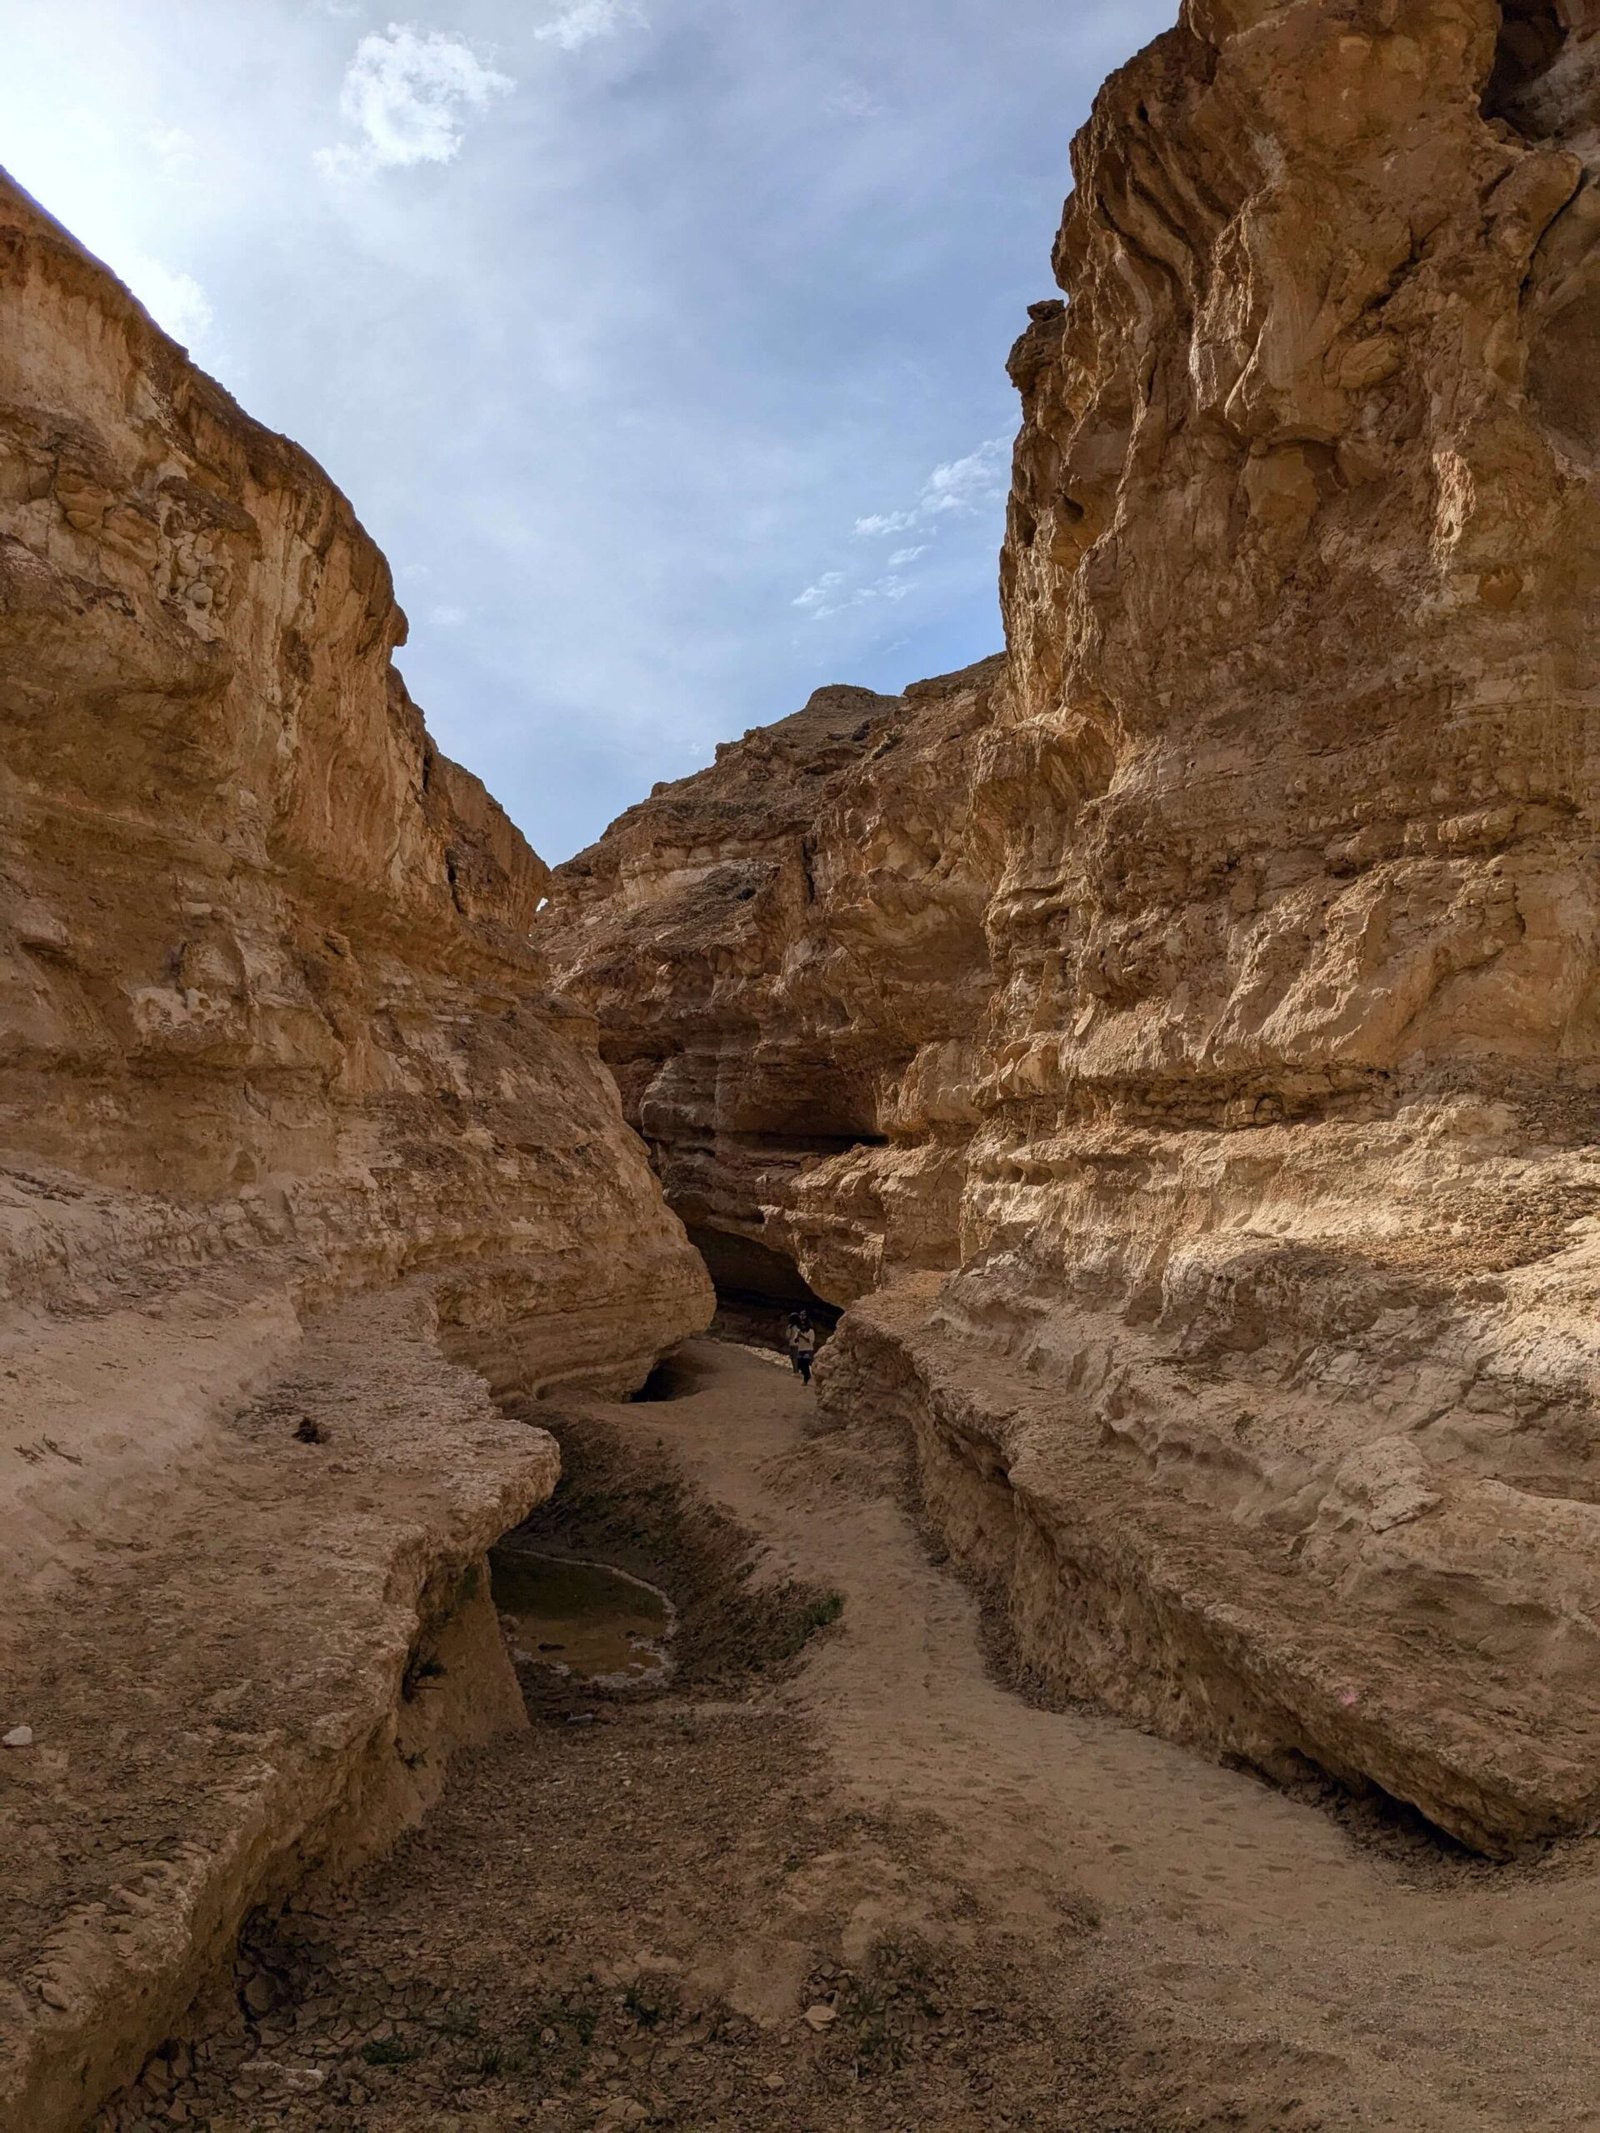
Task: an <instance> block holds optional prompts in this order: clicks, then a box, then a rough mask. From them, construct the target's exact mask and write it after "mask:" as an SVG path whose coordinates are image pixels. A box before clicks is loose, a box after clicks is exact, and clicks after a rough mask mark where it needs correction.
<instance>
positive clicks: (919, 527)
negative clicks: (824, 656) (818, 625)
mask: <svg viewBox="0 0 1600 2133" xmlns="http://www.w3.org/2000/svg"><path fill="white" fill-rule="evenodd" d="M1010 467H1011V440H1010V439H1009V438H1008V437H986V438H985V439H984V441H983V443H982V444H980V445H976V446H975V447H974V448H973V450H972V451H970V452H968V453H966V454H965V456H964V457H963V458H960V459H949V460H945V461H944V462H943V463H942V464H941V465H939V466H936V467H935V468H934V470H933V472H932V473H931V474H930V475H929V476H928V478H927V480H926V481H925V482H924V483H923V484H922V493H921V494H920V495H919V496H918V498H917V500H916V502H915V503H914V504H913V505H912V506H911V508H910V509H909V510H906V511H874V512H872V513H870V514H869V515H868V516H867V517H866V518H858V519H857V520H856V522H855V534H856V538H857V539H858V540H867V541H873V540H881V539H882V538H883V537H884V536H885V535H886V534H891V533H909V532H911V531H912V530H913V529H915V530H916V531H918V532H923V533H927V534H928V535H929V536H930V539H931V536H932V535H933V534H935V533H937V532H938V530H939V528H940V526H941V525H942V524H943V523H944V521H945V520H946V519H947V518H951V517H970V516H971V515H972V514H973V513H974V512H977V511H981V510H983V509H984V508H985V507H986V506H988V505H990V504H995V503H998V502H999V500H1000V498H1001V497H1002V496H1004V494H1005V492H1006V486H1007V482H1008V480H1009V478H1010ZM929 546H930V541H916V542H913V543H911V544H910V545H909V546H907V547H905V548H896V549H895V550H894V552H893V553H892V554H891V556H890V557H889V567H888V572H887V574H886V575H885V576H883V577H881V578H878V579H876V580H874V581H873V582H872V583H870V584H865V585H857V586H856V587H855V588H854V590H853V591H850V592H845V591H842V590H841V587H842V586H843V585H844V582H845V573H844V572H843V571H840V570H830V571H828V572H826V573H825V574H824V575H823V576H822V577H820V578H818V580H817V582H816V584H815V585H808V586H807V587H806V589H805V591H804V592H803V593H802V594H801V595H800V597H799V599H797V600H796V601H795V603H794V604H795V606H796V607H802V608H805V609H806V610H807V612H808V613H809V614H810V616H811V619H812V620H813V621H814V622H821V621H823V620H824V619H825V618H826V617H827V616H829V615H839V614H843V613H844V611H845V609H846V608H851V607H862V606H864V605H865V604H866V603H867V602H869V601H872V600H904V599H905V598H906V596H907V595H908V594H909V593H911V592H913V591H915V589H916V588H915V585H914V583H913V581H912V580H910V579H908V578H902V577H899V576H897V575H896V573H897V572H898V571H900V570H901V569H903V568H904V566H905V565H906V564H907V563H914V562H915V561H916V560H917V558H918V556H923V555H926V554H927V553H928V549H929Z"/></svg>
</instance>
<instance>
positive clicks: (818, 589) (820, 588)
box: [793, 570, 844, 615]
mask: <svg viewBox="0 0 1600 2133" xmlns="http://www.w3.org/2000/svg"><path fill="white" fill-rule="evenodd" d="M843 583H844V572H843V571H842V570H825V571H824V572H823V574H822V576H821V577H820V578H818V580H817V582H816V584H815V585H808V586H807V587H806V589H805V591H804V592H803V593H797V594H796V595H795V599H794V603H793V604H794V605H795V606H796V607H808V608H810V609H811V611H812V613H813V614H824V615H831V614H833V613H834V611H835V606H834V594H835V593H836V592H837V591H838V589H839V587H840V586H841V585H842V584H843Z"/></svg>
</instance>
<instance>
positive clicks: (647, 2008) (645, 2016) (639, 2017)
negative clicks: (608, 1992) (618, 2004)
mask: <svg viewBox="0 0 1600 2133" xmlns="http://www.w3.org/2000/svg"><path fill="white" fill-rule="evenodd" d="M682 1997H683V1996H682V1994H681V1993H680V1991H679V1989H678V1987H677V1985H676V1984H675V1983H674V1982H673V1981H672V1979H671V1978H665V1977H651V1976H645V1977H641V1978H636V1979H635V1980H634V1982H633V1983H632V1984H631V1985H630V1986H629V1987H628V1988H627V1990H626V1991H625V1992H624V1993H623V1995H622V2011H623V2013H624V2014H625V2015H627V2016H628V2018H629V2020H630V2021H633V2022H637V2023H638V2025H639V2027H640V2028H641V2029H659V2028H660V2026H661V2024H662V2023H663V2022H670V2021H671V2020H672V2019H673V2017H674V2016H675V2015H676V2014H677V2013H678V2012H679V2010H680V2008H681V2005H682Z"/></svg>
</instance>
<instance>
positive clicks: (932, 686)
mask: <svg viewBox="0 0 1600 2133" xmlns="http://www.w3.org/2000/svg"><path fill="white" fill-rule="evenodd" d="M997 673H998V662H997V661H990V662H988V663H987V664H986V665H984V666H980V667H975V668H973V669H972V670H971V671H970V672H968V673H965V674H957V675H951V676H949V677H948V678H947V679H945V680H943V681H938V682H930V683H925V684H923V685H922V686H920V687H918V688H915V689H912V690H911V691H909V692H908V693H907V695H906V696H905V697H903V698H902V697H890V696H875V695H873V694H872V692H871V691H870V690H867V689H849V688H834V689H819V690H818V691H817V693H816V695H815V696H814V697H813V698H812V700H811V702H810V703H809V704H808V705H807V706H806V708H805V710H804V711H800V712H797V713H796V714H795V716H794V717H793V718H788V719H784V720H783V721H782V722H781V723H779V724H778V725H775V726H770V727H766V728H758V729H757V730H756V731H754V732H752V733H749V734H747V735H746V736H745V738H744V739H743V740H742V741H740V742H737V743H735V744H733V745H731V746H728V747H725V748H720V749H719V750H718V751H717V757H718V760H717V762H716V764H715V765H714V767H713V768H712V769H710V770H708V771H706V772H704V773H703V774H702V775H701V776H699V777H694V778H686V779H682V780H680V781H679V782H678V783H677V784H674V785H669V786H663V787H658V788H657V791H656V794H655V796H654V797H653V798H651V799H650V800H647V801H645V802H644V803H643V804H642V805H641V806H638V807H635V808H633V809H631V810H630V811H629V812H628V813H627V814H625V815H623V816H622V817H621V818H620V820H618V821H617V822H616V823H615V824H613V826H612V827H611V829H610V830H608V831H607V833H606V835H605V837H604V838H603V839H602V840H601V842H600V843H599V844H597V845H595V846H594V847H592V849H591V850H589V851H587V852H584V853H581V854H580V855H579V857H578V858H576V859H574V860H571V861H569V863H568V864H567V865H566V866H565V867H563V868H561V869H560V870H559V873H558V875H557V877H556V879H555V881H554V883H553V884H552V899H551V906H550V909H549V911H548V912H547V913H546V914H544V915H543V917H542V918H541V921H540V933H539V938H540V940H541V942H542V943H543V944H544V945H545V947H546V949H547V952H548V953H549V954H550V955H551V957H552V959H553V960H555V961H556V962H557V963H559V964H561V965H563V966H564V967H565V968H566V970H567V971H568V974H569V983H570V984H571V986H572V988H573V990H574V991H576V992H577V993H579V994H580V995H581V997H582V998H583V1000H584V1001H585V1003H586V1004H587V1005H589V1006H591V1007H592V1008H593V1009H594V1011H595V1013H596V1015H597V1017H598V1019H599V1022H600V1028H601V1048H602V1051H603V1054H604V1056H605V1059H606V1061H607V1063H608V1064H609V1065H610V1066H611V1067H612V1069H613V1071H614V1072H615V1073H616V1076H617V1079H618V1081H619V1083H620V1084H621V1087H622V1091H623V1097H624V1102H625V1104H626V1106H627V1109H628V1114H629V1117H630V1118H631V1119H632V1120H633V1121H634V1123H635V1124H636V1125H637V1126H638V1128H639V1130H640V1131H641V1132H642V1133H643V1134H644V1135H645V1137H646V1139H647V1140H648V1141H649V1143H650V1146H651V1149H652V1151H653V1153H654V1155H655V1159H656V1164H657V1168H658V1169H659V1171H660V1174H661V1177H662V1179H663V1181H664V1182H665V1184H666V1188H667V1192H668V1196H669V1198H670V1200H671V1202H672V1205H673V1206H674V1207H675V1208H676V1209H677V1211H678V1212H679V1214H681V1215H682V1216H683V1219H684V1220H685V1222H687V1223H688V1224H689V1226H690V1230H691V1232H692V1234H693V1235H694V1236H695V1238H696V1240H697V1242H699V1243H700V1244H701V1246H702V1249H704V1250H705V1251H706V1253H707V1256H708V1258H709V1259H710V1260H711V1262H712V1265H713V1267H714V1270H715V1271H716V1272H717V1273H718V1274H719V1276H720V1277H721V1278H723V1279H724V1280H725V1281H726V1282H727V1283H728V1284H730V1285H732V1286H739V1285H741V1284H743V1285H745V1286H748V1287H750V1288H753V1289H755V1290H757V1291H764V1292H766V1293H770V1294H787V1293H791V1292H792V1293H794V1294H797V1295H803V1294H804V1293H805V1288H804V1285H803V1284H802V1283H801V1282H800V1281H799V1280H798V1278H797V1274H798V1271H799V1270H801V1269H803V1272H804V1275H805V1278H806V1280H807V1281H809V1282H811V1283H813V1284H814V1285H815V1287H816V1289H817V1290H819V1291H821V1292H823V1293H825V1294H826V1295H827V1296H829V1297H830V1298H832V1299H833V1300H835V1301H836V1302H840V1303H843V1302H848V1301H849V1300H850V1299H851V1298H852V1297H855V1296H857V1295H860V1294H862V1293H864V1292H865V1291H866V1290H868V1289H871V1288H873V1287H874V1286H876V1285H877V1283H878V1282H879V1281H880V1280H881V1279H882V1278H883V1273H884V1267H885V1262H886V1255H887V1259H888V1261H889V1262H891V1263H904V1264H906V1265H908V1266H910V1267H930V1266H941V1265H948V1264H950V1263H951V1262H952V1259H953V1257H954V1254H955V1250H956V1219H957V1204H958V1200H959V1181H958V1179H957V1178H956V1177H955V1176H954V1174H953V1172H952V1171H951V1167H950V1162H949V1160H948V1159H947V1158H948V1154H949V1152H950V1151H951V1150H954V1149H958V1148H959V1146H960V1145H961V1142H962V1140H963V1138H964V1135H965V1132H966V1130H967V1129H968V1128H969V1126H970V1122H971V1118H972V1115H973V1114H972V1112H971V1107H970V1104H969V1103H968V1101H967V1098H966V1095H965V1090H964V1070H963V1067H962V1065H961V1064H960V1063H952V1061H951V1060H950V1059H949V1058H948V1057H947V1056H946V1055H947V1053H948V1052H949V1051H950V1049H951V1047H956V1048H957V1050H958V1051H959V1048H960V1046H961V1042H962V1038H963V1035H964V1034H966V1035H970V1033H971V1031H972V1030H973V1028H974V1027H975V1025H976V1023H977V1021H978V1018H979V1017H980V1015H981V1014H982V1012H983V1009H984V1005H985V1001H986V999H987V995H988V988H989V983H990V975H989V961H988V951H987V946H986V943H985V940H984V932H983V914H984V906H985V904H986V902H987V900H988V899H987V893H986V890H985V888H984V885H983V882H982V879H981V877H980V875H979V874H978V873H977V872H975V871H974V866H975V860H974V855H973V853H972V852H971V851H970V850H969V838H968V793H969V788H970V780H971V774H972V762H973V749H974V744H975V741H976V739H977V737H978V736H979V735H980V734H981V733H982V732H983V731H984V730H985V725H986V721H987V719H988V717H989V714H990V696H991V691H992V686H993V684H994V682H995V680H996V678H997ZM961 1058H962V1059H963V1060H964V1058H965V1053H964V1052H963V1053H961ZM947 1129H948V1131H947ZM891 1136H893V1137H894V1140H895V1141H896V1142H897V1143H898V1145H896V1146H895V1147H893V1148H891V1147H890V1145H889V1143H890V1137H891Z"/></svg>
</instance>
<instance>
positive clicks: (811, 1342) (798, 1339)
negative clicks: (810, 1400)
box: [784, 1311, 817, 1385]
mask: <svg viewBox="0 0 1600 2133" xmlns="http://www.w3.org/2000/svg"><path fill="white" fill-rule="evenodd" d="M784 1339H785V1342H786V1344H787V1346H788V1350H789V1361H790V1364H791V1365H792V1366H793V1368H794V1371H795V1373H796V1375H797V1376H798V1377H799V1379H800V1382H801V1384H802V1385H809V1384H810V1383H811V1359H812V1357H813V1356H814V1355H815V1354H816V1352H817V1332H816V1328H815V1327H814V1326H813V1325H812V1323H811V1315H810V1313H809V1312H807V1311H791V1312H790V1313H789V1324H788V1328H787V1330H786V1332H785V1335H784Z"/></svg>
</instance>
